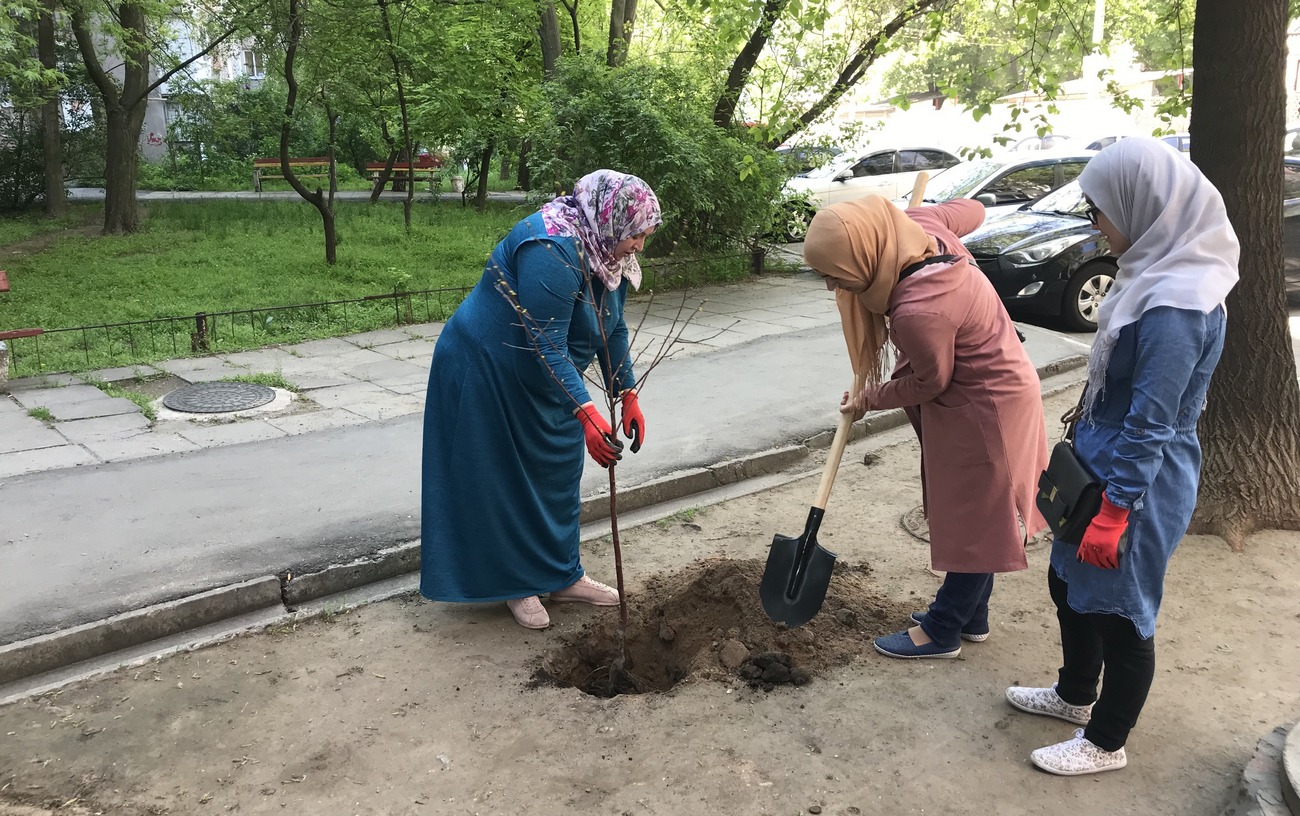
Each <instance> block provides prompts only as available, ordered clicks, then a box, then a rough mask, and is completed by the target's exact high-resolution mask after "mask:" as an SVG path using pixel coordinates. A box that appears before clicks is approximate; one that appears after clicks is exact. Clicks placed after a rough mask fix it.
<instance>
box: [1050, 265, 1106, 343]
mask: <svg viewBox="0 0 1300 816" xmlns="http://www.w3.org/2000/svg"><path fill="white" fill-rule="evenodd" d="M1114 284H1115V269H1114V267H1112V266H1110V265H1109V264H1104V263H1092V264H1088V265H1087V266H1084V267H1083V268H1082V269H1080V270H1079V271H1078V272H1075V273H1074V276H1073V277H1071V278H1070V282H1069V283H1068V284H1066V286H1065V296H1064V297H1063V298H1062V300H1061V322H1062V323H1064V324H1065V327H1066V328H1067V329H1069V330H1070V331H1080V332H1085V331H1096V330H1097V313H1098V311H1099V310H1100V309H1101V302H1102V300H1104V299H1105V297H1106V293H1107V292H1109V291H1110V287H1111V286H1113V285H1114Z"/></svg>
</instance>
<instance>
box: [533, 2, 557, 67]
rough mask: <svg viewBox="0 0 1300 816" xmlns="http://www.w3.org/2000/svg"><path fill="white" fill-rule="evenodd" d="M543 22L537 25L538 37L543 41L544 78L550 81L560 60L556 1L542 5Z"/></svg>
mask: <svg viewBox="0 0 1300 816" xmlns="http://www.w3.org/2000/svg"><path fill="white" fill-rule="evenodd" d="M540 16H541V24H540V25H539V26H538V27H537V37H538V39H540V40H541V43H542V78H543V79H545V80H547V81H549V80H552V79H554V78H555V64H556V63H557V62H559V61H560V52H561V46H560V19H559V17H558V16H557V15H556V13H555V3H554V2H549V3H546V4H545V5H543V6H542V10H541V12H540Z"/></svg>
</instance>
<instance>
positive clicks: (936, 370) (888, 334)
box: [804, 196, 1047, 658]
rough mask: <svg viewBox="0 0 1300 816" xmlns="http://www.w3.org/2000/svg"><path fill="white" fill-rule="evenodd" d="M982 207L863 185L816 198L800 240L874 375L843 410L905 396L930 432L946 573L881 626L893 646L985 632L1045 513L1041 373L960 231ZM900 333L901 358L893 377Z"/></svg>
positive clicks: (887, 404) (945, 650)
mask: <svg viewBox="0 0 1300 816" xmlns="http://www.w3.org/2000/svg"><path fill="white" fill-rule="evenodd" d="M972 208H979V209H980V210H982V207H981V206H980V205H979V204H978V203H976V202H971V201H954V202H949V203H947V204H941V205H939V206H936V207H928V208H925V209H924V210H911V211H909V212H908V213H906V214H905V213H903V211H901V210H899V209H898V208H897V207H895V206H894V205H893V204H891V203H889V202H888V201H887V200H886V199H884V198H882V197H880V196H867V197H866V198H862V199H858V200H856V201H849V202H845V203H842V204H834V205H832V206H830V207H827V208H825V209H823V210H821V211H820V212H818V213H817V215H816V217H814V218H813V221H812V224H811V225H810V226H809V229H808V237H807V240H806V242H805V243H804V258H805V259H806V261H807V263H808V265H809V266H811V267H812V268H813V269H815V270H816V271H817V272H818V273H819V274H821V275H822V276H823V277H825V278H826V285H827V288H830V289H833V290H835V291H836V300H837V302H838V305H839V309H840V319H841V322H842V324H843V328H844V336H845V339H846V341H847V342H848V345H849V356H850V357H851V358H852V361H853V367H854V372H855V373H857V374H859V375H860V376H862V377H863V378H864V380H865V382H866V387H865V388H864V389H863V390H862V391H861V392H860V393H858V394H847V393H846V394H845V395H844V401H843V403H842V404H841V410H842V411H844V412H846V413H852V414H853V415H854V418H855V419H856V418H859V417H861V416H862V415H863V414H865V413H866V412H867V411H869V410H884V409H889V408H904V409H908V413H909V416H911V417H912V420H913V424H914V425H916V426H917V433H918V435H919V437H920V440H921V462H922V483H923V488H924V496H925V508H926V515H927V517H928V519H929V524H930V557H931V562H932V564H933V566H934V568H935V569H936V570H944V571H946V573H947V575H946V577H945V578H944V582H943V585H942V586H941V587H940V588H939V591H938V593H937V594H936V596H935V599H934V602H933V603H932V604H930V608H929V610H928V611H927V612H924V613H917V614H914V615H913V616H912V618H913V620H914V621H916V624H917V625H916V626H913V627H912V628H910V629H907V630H904V631H901V632H896V633H894V634H892V635H887V636H885V637H881V638H877V639H876V641H875V647H876V650H877V651H879V652H881V653H882V654H885V655H888V656H890V657H902V658H920V657H956V656H957V655H959V654H961V640H962V639H963V638H964V639H966V640H972V641H982V640H984V639H985V638H986V637H987V636H988V632H989V625H988V600H989V595H990V594H991V593H992V591H993V575H994V573H999V572H1012V571H1015V570H1022V569H1025V567H1026V566H1027V564H1026V561H1025V539H1026V536H1027V535H1028V534H1030V533H1034V532H1037V531H1038V530H1039V529H1041V528H1042V527H1043V526H1045V525H1044V524H1043V523H1042V520H1041V519H1040V518H1039V516H1038V514H1037V511H1036V510H1035V508H1034V491H1035V490H1036V487H1037V484H1038V477H1039V474H1041V473H1042V471H1043V468H1044V467H1045V466H1046V465H1047V439H1046V431H1045V429H1044V422H1043V403H1042V396H1041V393H1040V386H1039V382H1038V375H1037V373H1036V372H1035V371H1034V367H1033V364H1032V363H1031V362H1030V361H1029V356H1028V355H1027V354H1026V353H1025V350H1024V347H1023V346H1022V345H1021V343H1020V340H1019V338H1018V337H1017V335H1016V330H1015V327H1014V326H1013V325H1012V323H1011V319H1010V317H1008V315H1007V312H1006V309H1005V308H1004V307H1003V306H1002V302H1001V301H1000V300H999V298H998V296H997V293H996V292H995V291H994V289H993V286H992V285H991V284H990V283H989V282H988V280H987V279H986V278H985V277H984V275H983V274H982V273H981V272H980V271H979V270H978V269H977V268H975V266H974V265H973V264H971V263H969V262H968V261H969V259H970V254H969V253H968V252H967V251H966V249H965V247H963V246H962V245H961V241H960V239H959V238H958V237H957V236H958V234H964V233H966V232H969V231H970V230H971V229H974V227H975V226H977V225H978V224H979V222H980V220H982V213H979V212H977V211H976V210H975V209H972ZM909 215H910V216H911V217H910V218H909ZM914 219H915V220H914ZM891 342H892V344H893V346H894V347H895V348H896V349H897V351H898V365H897V366H896V367H895V369H894V371H893V376H892V378H890V379H889V380H887V381H886V380H885V378H884V372H885V371H886V370H887V369H886V368H885V366H886V361H887V357H888V346H889V344H890V343H891Z"/></svg>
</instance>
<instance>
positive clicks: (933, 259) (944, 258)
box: [898, 255, 957, 280]
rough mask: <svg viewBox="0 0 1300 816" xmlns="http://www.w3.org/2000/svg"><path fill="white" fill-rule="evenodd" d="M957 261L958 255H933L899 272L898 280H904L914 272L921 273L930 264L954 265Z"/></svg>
mask: <svg viewBox="0 0 1300 816" xmlns="http://www.w3.org/2000/svg"><path fill="white" fill-rule="evenodd" d="M956 260H957V256H956V255H931V256H930V257H928V258H924V259H922V260H919V261H917V262H916V263H914V264H909V265H908V266H905V267H903V268H902V269H901V270H899V272H898V279H899V280H903V279H904V278H906V277H907V276H908V275H911V274H912V273H913V272H920V271H921V270H922V269H924V268H925V267H927V266H929V265H930V264H938V263H952V262H953V261H956Z"/></svg>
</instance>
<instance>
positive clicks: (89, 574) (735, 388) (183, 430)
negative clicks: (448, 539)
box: [0, 273, 1089, 684]
mask: <svg viewBox="0 0 1300 816" xmlns="http://www.w3.org/2000/svg"><path fill="white" fill-rule="evenodd" d="M679 312H684V313H694V317H693V318H692V321H691V324H690V325H689V326H688V327H687V328H686V330H685V332H684V334H683V336H682V342H681V343H680V344H679V345H678V346H677V347H676V348H675V349H674V353H673V355H672V356H671V357H670V358H669V359H668V360H666V361H665V362H663V363H662V364H661V365H660V366H659V367H658V368H656V369H655V370H654V371H653V373H652V374H651V375H650V378H649V382H648V384H647V386H646V389H645V396H644V398H643V406H644V407H645V410H646V414H647V417H648V425H649V427H648V436H647V442H646V447H645V448H644V449H643V450H642V451H641V452H640V453H639V454H637V455H635V456H631V455H629V456H626V457H625V458H624V460H623V462H622V463H620V465H619V467H618V470H617V476H618V479H619V486H620V506H622V507H624V508H625V509H633V508H634V507H637V506H644V505H647V504H652V503H655V502H658V501H663V500H666V499H671V498H679V497H681V496H685V495H690V494H693V493H698V492H701V491H703V490H707V489H710V488H714V487H718V486H720V485H726V484H729V483H734V482H737V481H740V480H743V479H746V478H752V477H754V476H758V475H762V474H764V473H770V472H773V471H777V470H780V469H782V468H786V467H789V466H790V465H791V464H792V463H794V462H797V461H798V459H799V458H800V457H802V456H804V455H806V454H807V453H808V452H809V450H811V449H812V448H815V447H817V445H818V444H824V440H825V438H826V437H827V436H828V430H829V429H831V428H833V426H834V424H835V418H836V415H837V414H836V405H837V403H838V399H839V394H840V393H841V392H842V391H843V389H844V387H845V386H846V385H847V384H848V379H849V371H848V365H847V354H846V352H845V349H844V341H843V338H842V335H841V333H840V329H839V322H838V316H837V313H836V311H835V308H834V302H833V298H832V296H831V294H830V293H829V292H827V291H826V290H825V288H824V287H823V285H822V284H821V282H820V279H818V278H817V277H816V276H814V275H811V274H807V273H801V274H795V275H770V276H762V277H758V278H755V279H753V280H751V281H747V282H744V283H736V284H728V285H720V286H712V287H708V288H706V289H704V290H701V291H697V292H692V293H689V294H687V295H685V296H683V295H682V294H680V293H678V294H669V295H662V296H660V297H659V298H657V299H656V300H654V301H650V300H648V299H644V298H641V299H637V300H636V302H634V303H633V304H631V305H630V306H629V310H628V315H629V317H628V322H629V324H630V326H632V327H636V326H638V325H639V326H640V331H639V334H638V336H637V338H636V341H635V344H634V348H635V349H638V350H640V349H650V348H658V347H660V346H661V345H662V344H663V343H664V339H665V337H667V336H668V335H669V334H670V333H673V332H674V329H673V328H672V324H673V321H674V320H675V319H678V320H679V319H680V317H679ZM642 315H644V320H642ZM1022 328H1023V330H1024V331H1025V333H1026V334H1027V335H1028V340H1027V342H1026V347H1027V350H1028V351H1029V354H1030V357H1031V358H1032V359H1033V361H1034V363H1035V365H1036V366H1038V367H1039V368H1040V369H1041V370H1043V371H1045V372H1053V371H1057V370H1059V369H1061V368H1069V367H1070V366H1074V365H1078V364H1079V363H1081V362H1082V359H1081V356H1080V355H1081V354H1082V353H1084V352H1086V350H1087V346H1086V344H1085V343H1083V342H1082V340H1086V339H1089V338H1087V337H1086V336H1083V337H1080V338H1075V337H1071V336H1066V335H1060V334H1057V333H1054V332H1050V331H1047V330H1044V329H1040V328H1037V327H1033V326H1024V327H1022ZM439 330H440V326H439V325H423V326H407V327H403V328H401V329H395V330H389V331H381V332H370V333H367V334H365V335H358V336H354V337H348V338H338V339H332V340H321V341H314V342H311V343H303V344H298V345H295V346H287V347H283V348H269V349H262V350H259V351H253V352H243V353H239V354H231V355H220V356H214V357H205V358H191V359H181V360H174V361H169V362H165V363H160V364H157V365H156V366H154V367H151V368H152V369H153V370H154V371H156V372H157V373H158V374H159V375H162V376H164V377H167V378H172V379H171V380H167V382H171V381H173V380H174V381H175V382H176V383H182V384H183V383H188V382H202V381H207V380H214V379H219V378H223V377H227V376H230V375H234V374H250V373H259V372H264V373H276V372H278V373H280V374H281V375H282V376H283V377H284V378H285V379H286V380H288V381H290V382H291V383H293V384H295V385H296V386H297V387H298V388H300V389H301V393H300V395H299V396H298V398H297V399H295V400H294V402H293V403H291V404H290V405H289V406H287V407H286V408H284V409H282V410H279V411H276V412H272V413H264V414H255V415H251V416H248V417H246V418H242V419H238V420H235V421H225V422H223V423H220V424H213V423H211V422H198V421H192V420H184V419H160V421H158V422H157V423H155V424H152V425H151V424H150V423H149V422H148V421H147V420H146V419H145V418H144V417H143V416H142V415H141V414H140V412H139V410H138V408H137V407H136V406H135V404H134V403H132V402H129V401H126V400H120V399H111V398H108V397H106V396H105V395H104V394H103V392H101V391H100V390H99V389H97V388H94V387H92V386H88V385H82V384H67V385H63V386H62V387H46V386H49V385H50V384H52V383H54V384H57V383H59V382H63V381H65V380H66V378H48V379H46V380H44V381H33V380H28V381H16V382H15V383H13V385H14V392H13V394H12V396H11V397H9V398H8V399H4V400H0V444H3V445H4V446H5V447H4V449H3V450H4V452H3V453H0V478H3V482H2V484H3V488H4V489H3V493H2V494H0V495H2V496H3V498H0V531H2V532H0V576H2V577H3V584H4V587H3V589H4V591H3V592H0V652H6V649H5V648H2V647H3V645H4V644H12V647H10V648H8V649H7V654H8V656H9V659H10V665H13V664H14V663H21V662H22V660H23V658H22V657H21V652H20V650H19V649H18V647H19V646H20V645H21V644H20V643H19V642H22V643H30V642H31V639H33V638H39V637H41V636H50V637H54V638H56V639H57V638H58V637H62V636H65V635H66V634H67V633H68V632H69V631H70V630H71V628H73V627H78V626H90V627H92V628H91V630H89V634H84V635H83V636H80V637H82V640H81V641H79V643H80V644H81V645H79V646H77V648H76V649H74V650H72V651H68V652H64V653H62V654H64V655H65V656H68V657H77V659H81V658H82V657H85V656H90V655H89V654H88V653H87V652H86V649H87V648H89V649H91V650H92V651H93V649H96V648H99V649H103V648H105V645H106V644H108V645H112V646H114V647H116V646H119V645H121V643H122V641H117V640H111V639H109V640H105V639H104V637H103V630H102V629H95V628H94V627H95V625H96V622H100V621H103V620H105V619H106V618H109V617H110V616H113V615H119V614H122V613H130V612H131V611H132V610H140V609H146V608H150V609H154V608H156V605H158V604H166V603H169V602H174V601H177V599H184V598H189V597H191V596H195V595H197V594H199V593H204V592H213V591H217V592H221V591H224V590H226V589H228V588H232V587H233V588H234V589H232V590H231V591H232V592H234V593H235V594H236V595H239V597H240V598H243V599H244V600H238V601H237V602H236V603H235V605H234V606H229V605H225V606H223V605H222V603H214V604H212V605H211V606H212V608H213V609H215V610H216V611H215V612H212V613H211V614H239V613H240V612H243V611H247V610H248V609H257V608H259V607H258V606H257V604H265V603H267V602H271V603H279V602H280V601H281V600H283V598H284V597H287V596H284V595H283V591H285V588H286V587H288V586H294V585H296V586H295V591H296V587H297V586H304V585H305V584H304V583H302V582H300V581H299V579H298V576H302V575H304V574H310V573H319V572H321V571H322V570H326V571H327V570H328V569H329V568H331V567H333V566H335V565H340V564H347V563H349V562H354V561H356V560H358V559H362V560H367V561H370V562H374V561H375V560H377V559H379V560H382V559H383V558H384V557H387V556H383V555H381V554H382V553H385V552H388V553H390V554H391V553H392V552H393V551H394V548H398V549H399V550H400V548H402V547H403V546H406V548H407V549H405V550H401V551H400V552H399V554H398V555H397V556H396V558H395V560H391V561H389V562H385V563H386V564H388V566H384V567H382V568H381V569H379V570H378V572H380V573H382V572H383V571H384V570H389V572H388V574H394V573H393V572H392V570H398V571H401V570H409V569H411V568H413V567H412V564H411V561H410V558H411V550H410V548H409V542H411V541H412V540H413V539H415V538H417V537H418V534H419V524H418V522H419V450H420V442H419V440H420V422H421V416H420V412H421V409H422V405H423V396H424V387H425V379H426V377H427V367H428V363H429V360H430V359H431V356H432V353H433V349H434V347H435V346H436V343H437V337H438V333H439ZM647 353H649V352H647ZM141 368H144V367H141ZM642 368H643V370H644V360H643V364H642ZM98 376H100V377H102V378H106V379H113V378H117V379H125V378H128V377H135V376H136V372H135V371H134V370H116V371H104V372H98ZM36 408H45V409H47V410H48V411H49V414H50V415H52V417H53V420H52V421H49V422H43V421H41V420H38V419H36V418H34V417H32V416H30V415H29V414H28V413H27V412H28V411H29V410H33V409H36ZM900 419H901V417H899V416H897V415H896V414H895V415H890V414H881V415H873V416H872V417H868V418H867V419H866V420H864V423H862V425H863V428H860V429H859V431H858V433H859V435H861V434H862V433H865V432H866V430H865V429H871V428H875V429H878V428H884V427H891V426H893V425H896V424H898V422H899V421H900ZM819 440H821V442H820V443H819ZM607 489H608V473H607V472H606V471H604V470H601V469H600V468H598V467H595V466H594V465H591V466H589V469H588V472H587V473H586V475H585V477H584V479H583V484H582V492H583V495H584V497H587V499H588V504H589V505H590V508H591V513H590V514H589V515H598V514H599V508H600V506H601V501H600V500H599V496H600V495H601V494H602V493H603V492H605V491H607ZM495 499H496V497H492V496H485V497H484V500H485V503H487V504H489V505H490V503H491V502H492V501H494V500H495ZM344 572H345V575H344V578H343V580H345V581H347V580H351V581H354V582H360V581H364V580H376V574H377V570H376V569H373V568H370V569H360V570H352V571H351V572H348V571H346V570H345V571H344ZM289 576H293V577H294V582H293V584H290V582H289V581H288V580H287V579H288V577H289ZM348 576H351V577H348ZM379 577H386V576H384V575H379ZM331 581H333V579H331ZM246 582H247V583H246ZM339 588H340V585H339V583H338V582H337V581H334V582H333V583H329V584H328V586H327V587H324V588H322V589H321V592H325V591H337V589H339ZM240 593H242V594H240ZM181 603H184V602H181ZM170 609H172V611H171V612H166V613H158V615H172V616H173V617H174V618H175V621H173V623H172V624H171V625H170V627H169V626H162V627H161V628H159V627H158V626H155V624H157V620H156V618H157V617H158V615H155V614H154V613H152V612H151V613H149V614H151V615H153V618H151V623H150V624H149V626H145V627H143V628H141V627H139V626H137V627H135V629H133V630H132V631H133V632H134V633H135V634H134V635H132V637H135V638H137V642H138V638H139V637H141V636H143V635H146V634H147V635H151V636H153V635H157V634H158V633H162V634H168V633H171V632H173V631H175V630H176V627H186V626H194V625H201V624H202V623H203V622H205V621H208V620H209V618H202V619H196V618H193V617H189V618H187V617H185V615H183V614H180V613H175V607H170ZM173 613H175V614H173ZM128 628H129V627H128ZM50 633H59V634H58V635H53V636H51V635H50ZM69 642H70V641H69ZM87 644H89V645H87ZM60 659H62V658H60ZM4 662H5V655H4V654H0V664H3V663H4ZM3 674H4V673H3V672H0V684H2V683H4V682H5V680H7V679H13V678H12V676H10V677H5V676H3Z"/></svg>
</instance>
